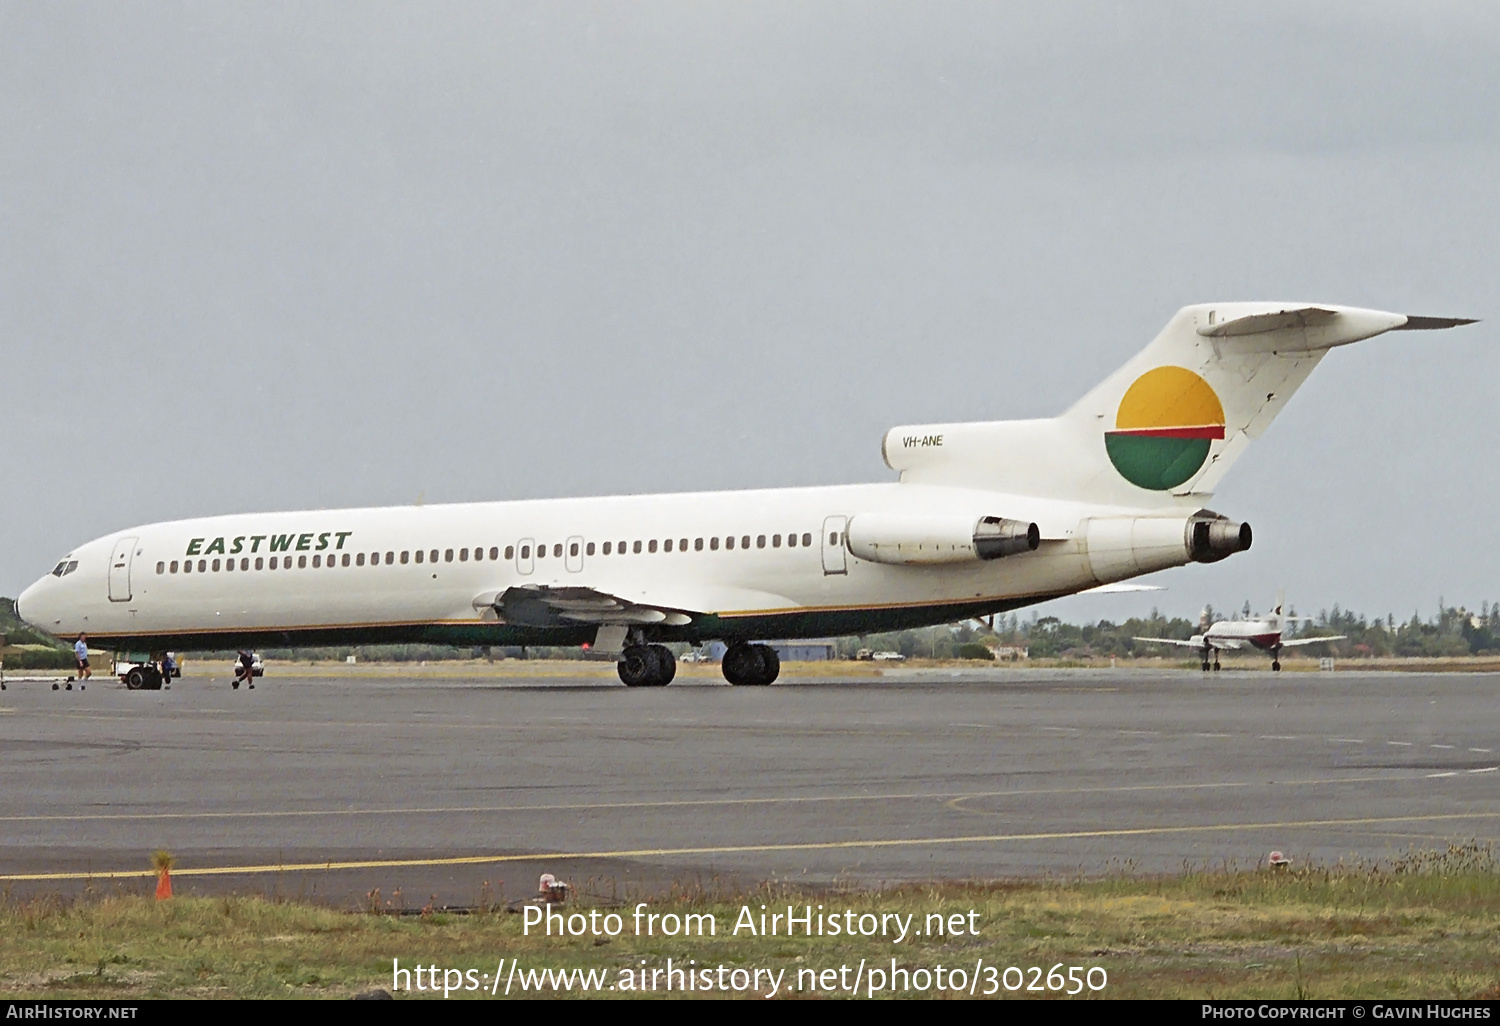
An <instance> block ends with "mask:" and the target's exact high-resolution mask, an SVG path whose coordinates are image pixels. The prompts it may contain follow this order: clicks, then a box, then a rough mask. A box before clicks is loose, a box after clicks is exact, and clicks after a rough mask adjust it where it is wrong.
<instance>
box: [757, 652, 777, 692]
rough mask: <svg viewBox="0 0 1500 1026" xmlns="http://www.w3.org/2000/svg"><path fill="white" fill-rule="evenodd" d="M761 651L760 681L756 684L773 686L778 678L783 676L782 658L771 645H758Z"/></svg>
mask: <svg viewBox="0 0 1500 1026" xmlns="http://www.w3.org/2000/svg"><path fill="white" fill-rule="evenodd" d="M755 647H756V648H758V649H760V663H761V671H760V680H758V681H756V682H755V683H757V684H760V685H766V684H773V683H775V681H776V678H777V677H779V676H781V657H780V656H779V655H777V654H776V650H775V649H774V648H772V647H771V646H770V645H756V646H755Z"/></svg>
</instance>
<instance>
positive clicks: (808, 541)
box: [802, 534, 812, 546]
mask: <svg viewBox="0 0 1500 1026" xmlns="http://www.w3.org/2000/svg"><path fill="white" fill-rule="evenodd" d="M802 544H803V545H804V546H810V545H812V535H811V534H804V535H803V536H802Z"/></svg>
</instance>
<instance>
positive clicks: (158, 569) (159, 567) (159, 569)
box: [156, 562, 167, 574]
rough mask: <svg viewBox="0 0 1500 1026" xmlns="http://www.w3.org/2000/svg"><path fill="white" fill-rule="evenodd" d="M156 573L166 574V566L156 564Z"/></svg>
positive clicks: (162, 563)
mask: <svg viewBox="0 0 1500 1026" xmlns="http://www.w3.org/2000/svg"><path fill="white" fill-rule="evenodd" d="M156 572H157V573H159V574H164V573H166V572H167V564H166V563H165V562H160V563H157V564H156Z"/></svg>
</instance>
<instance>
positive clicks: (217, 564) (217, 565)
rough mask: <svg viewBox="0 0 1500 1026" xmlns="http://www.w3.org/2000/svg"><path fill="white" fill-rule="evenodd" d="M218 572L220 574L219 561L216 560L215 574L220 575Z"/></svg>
mask: <svg viewBox="0 0 1500 1026" xmlns="http://www.w3.org/2000/svg"><path fill="white" fill-rule="evenodd" d="M218 572H219V561H218V560H217V559H216V560H214V573H218Z"/></svg>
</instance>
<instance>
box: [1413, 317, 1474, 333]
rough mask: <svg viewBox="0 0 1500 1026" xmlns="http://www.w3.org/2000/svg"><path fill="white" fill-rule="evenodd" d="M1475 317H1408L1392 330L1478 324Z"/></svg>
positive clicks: (1418, 329)
mask: <svg viewBox="0 0 1500 1026" xmlns="http://www.w3.org/2000/svg"><path fill="white" fill-rule="evenodd" d="M1478 323H1479V318H1477V317H1408V318H1407V319H1406V323H1405V324H1403V325H1401V326H1400V327H1399V328H1392V329H1391V330H1392V331H1436V330H1437V329H1439V328H1461V327H1463V326H1464V325H1465V324H1478Z"/></svg>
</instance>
